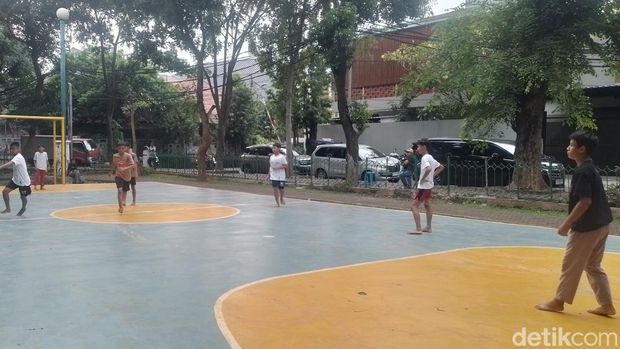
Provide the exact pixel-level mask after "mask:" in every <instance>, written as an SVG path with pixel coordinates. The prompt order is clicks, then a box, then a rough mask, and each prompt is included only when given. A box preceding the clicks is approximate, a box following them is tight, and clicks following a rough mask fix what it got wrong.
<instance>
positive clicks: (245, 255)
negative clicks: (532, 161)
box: [0, 182, 620, 348]
mask: <svg viewBox="0 0 620 349" xmlns="http://www.w3.org/2000/svg"><path fill="white" fill-rule="evenodd" d="M138 190H139V193H138V206H136V207H128V208H127V210H126V212H125V213H124V214H123V215H122V216H120V215H119V214H118V213H117V212H116V205H115V202H116V193H115V186H114V184H84V185H64V186H60V185H59V186H49V190H48V191H45V192H34V193H33V195H32V196H31V197H30V200H29V205H28V211H27V212H26V214H25V215H24V217H22V218H20V217H15V216H14V215H2V216H0V282H1V286H0V341H1V344H2V345H1V346H2V348H227V347H233V348H412V347H419V348H454V347H459V348H467V347H471V348H480V347H488V348H508V347H512V346H513V337H514V336H515V333H520V332H521V331H522V329H523V328H526V329H527V331H537V332H542V331H543V329H545V328H548V329H552V328H558V327H562V328H563V329H564V331H581V332H588V331H594V332H611V331H615V332H619V331H618V328H620V320H618V319H614V318H603V317H597V316H594V315H590V314H588V313H586V309H589V308H590V307H593V306H595V301H594V296H593V294H592V291H591V290H590V288H589V286H588V285H587V281H586V278H585V276H584V277H583V278H582V285H581V286H580V288H579V291H578V294H577V297H576V300H575V303H574V304H573V305H572V306H567V307H566V312H565V313H564V314H554V313H545V312H540V311H536V310H534V308H533V306H534V304H536V303H539V302H542V301H546V300H548V299H549V298H550V297H552V295H553V292H554V290H555V285H556V282H557V279H558V276H559V268H560V263H561V258H562V252H563V251H562V248H563V247H564V243H565V238H562V237H559V236H557V235H556V234H555V232H554V231H553V230H551V229H545V228H536V227H526V226H517V225H508V224H500V223H490V222H482V221H476V220H469V219H461V218H450V217H440V216H437V217H435V219H434V226H433V230H434V232H433V233H432V234H426V235H420V236H415V235H407V234H406V232H407V231H410V230H411V227H412V224H413V222H412V218H411V214H410V213H409V212H404V211H395V210H384V209H376V208H367V207H357V206H346V205H339V204H330V203H321V202H314V201H305V200H293V199H290V200H288V201H287V205H286V207H283V208H275V207H274V200H273V198H272V197H271V196H260V195H253V194H245V193H238V192H231V191H218V190H212V189H201V188H194V187H187V186H180V185H171V184H161V183H153V182H141V183H138ZM130 195H131V194H129V196H130ZM11 200H12V205H13V209H14V211H15V208H16V207H19V203H18V202H17V201H18V197H17V196H15V195H12V197H11ZM13 214H14V213H13ZM607 251H608V253H607V254H606V256H605V259H604V261H603V264H604V267H605V268H606V269H607V270H608V275H609V277H610V282H611V287H612V292H614V297H615V298H614V299H615V302H616V304H620V303H619V301H620V299H619V298H618V295H619V294H620V274H618V273H617V272H616V271H617V270H620V254H618V253H619V252H620V239H619V238H618V237H613V236H612V237H610V238H609V240H608V246H607ZM619 335H620V333H619Z"/></svg>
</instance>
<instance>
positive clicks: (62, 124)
mask: <svg viewBox="0 0 620 349" xmlns="http://www.w3.org/2000/svg"><path fill="white" fill-rule="evenodd" d="M65 138H66V135H65V119H64V118H63V119H62V120H60V139H61V142H62V145H61V146H60V150H61V151H62V155H61V156H60V159H61V160H62V165H61V166H60V168H61V169H62V170H61V182H62V184H66V183H65V172H66V169H67V154H66V149H65V147H66V146H67V144H66V143H67V141H66V139H65ZM70 146H73V144H70Z"/></svg>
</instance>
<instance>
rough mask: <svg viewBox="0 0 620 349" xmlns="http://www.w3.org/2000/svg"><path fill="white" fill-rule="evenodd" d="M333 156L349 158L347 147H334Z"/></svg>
mask: <svg viewBox="0 0 620 349" xmlns="http://www.w3.org/2000/svg"><path fill="white" fill-rule="evenodd" d="M332 150H333V151H332V157H333V158H336V159H346V158H347V149H346V148H333V149H332Z"/></svg>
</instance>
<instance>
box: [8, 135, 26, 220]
mask: <svg viewBox="0 0 620 349" xmlns="http://www.w3.org/2000/svg"><path fill="white" fill-rule="evenodd" d="M9 152H10V154H11V155H13V159H11V161H9V162H7V163H6V164H4V165H2V166H0V170H4V169H5V168H12V169H13V178H12V179H11V180H10V181H9V183H8V184H7V185H6V187H5V188H4V190H3V191H2V199H4V205H5V206H6V208H5V210H4V211H2V212H1V213H10V212H11V202H10V199H9V193H10V192H12V191H13V190H15V189H19V196H20V198H21V200H22V208H21V210H19V212H18V213H17V215H18V216H21V215H23V214H24V212H26V205H28V195H30V194H32V190H31V189H30V176H28V168H27V166H26V159H24V157H23V156H22V154H20V149H19V143H17V142H13V143H11V145H10V147H9Z"/></svg>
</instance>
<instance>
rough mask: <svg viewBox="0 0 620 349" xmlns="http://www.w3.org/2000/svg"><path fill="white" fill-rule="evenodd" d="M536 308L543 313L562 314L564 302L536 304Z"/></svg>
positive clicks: (555, 300)
mask: <svg viewBox="0 0 620 349" xmlns="http://www.w3.org/2000/svg"><path fill="white" fill-rule="evenodd" d="M535 308H536V309H538V310H542V311H550V312H554V313H561V312H563V311H564V302H562V301H559V300H557V299H553V300H551V301H549V302H546V303H541V304H536V306H535Z"/></svg>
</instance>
